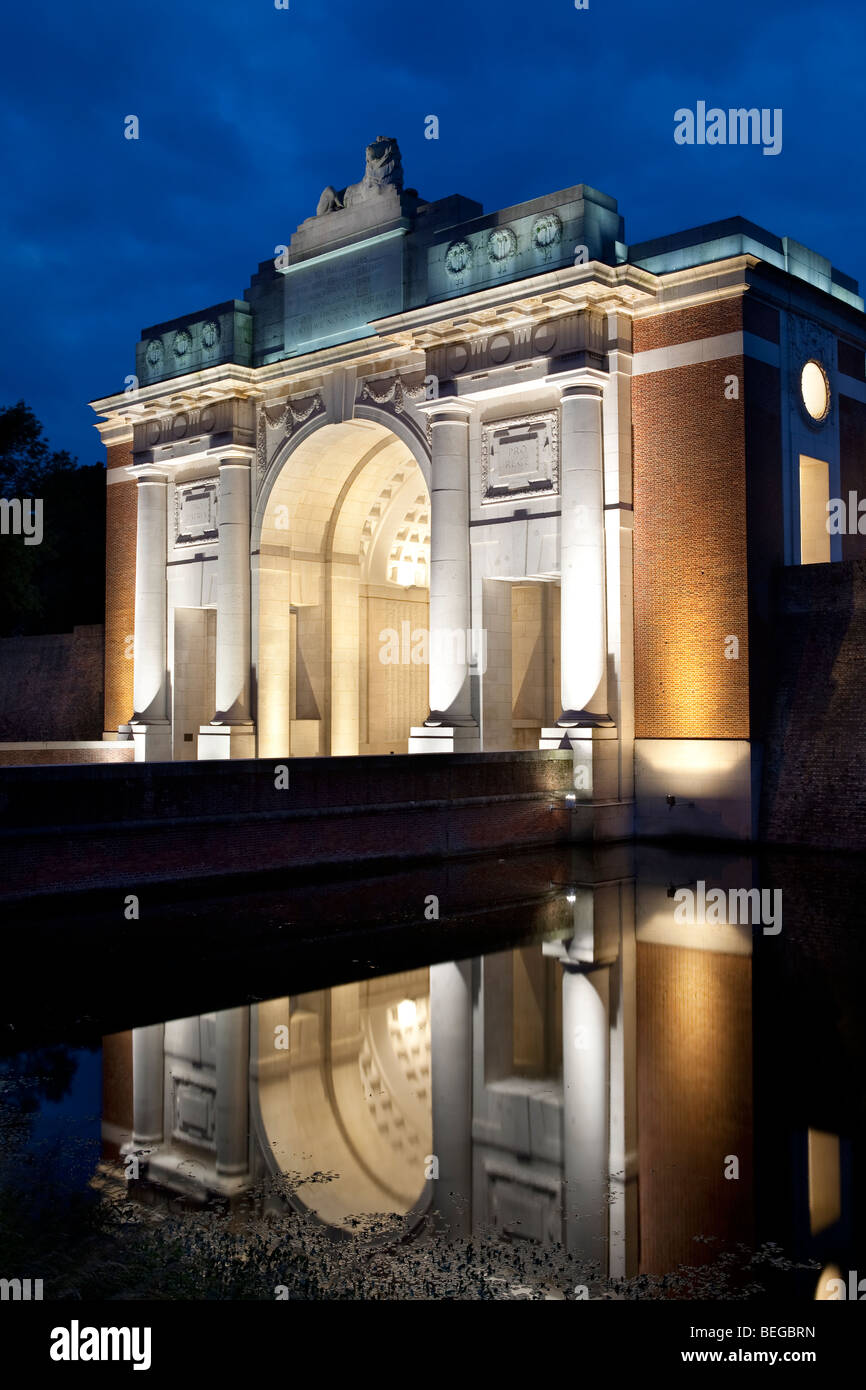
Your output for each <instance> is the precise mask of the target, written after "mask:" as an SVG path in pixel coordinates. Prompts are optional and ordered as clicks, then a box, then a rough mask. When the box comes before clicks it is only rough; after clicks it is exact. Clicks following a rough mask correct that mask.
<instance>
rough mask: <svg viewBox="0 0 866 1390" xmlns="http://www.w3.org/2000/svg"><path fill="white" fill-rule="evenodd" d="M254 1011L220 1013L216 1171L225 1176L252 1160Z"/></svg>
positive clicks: (235, 1174) (217, 1052)
mask: <svg viewBox="0 0 866 1390" xmlns="http://www.w3.org/2000/svg"><path fill="white" fill-rule="evenodd" d="M249 1075H250V1011H249V1008H248V1007H247V1006H246V1005H244V1006H243V1007H242V1008H239V1009H223V1010H222V1011H221V1012H220V1013H218V1014H217V1016H216V1170H217V1173H218V1174H220V1175H222V1176H223V1177H233V1176H237V1175H238V1174H241V1173H245V1172H246V1171H247V1167H248V1163H249V1157H248V1155H249Z"/></svg>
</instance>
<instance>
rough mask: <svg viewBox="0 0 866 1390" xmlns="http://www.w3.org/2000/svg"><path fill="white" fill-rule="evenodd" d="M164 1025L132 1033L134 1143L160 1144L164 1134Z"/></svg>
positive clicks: (156, 1025)
mask: <svg viewBox="0 0 866 1390" xmlns="http://www.w3.org/2000/svg"><path fill="white" fill-rule="evenodd" d="M164 1034H165V1025H164V1024H162V1023H151V1024H148V1025H147V1027H145V1028H133V1030H132V1142H133V1144H134V1145H140V1144H160V1143H162V1134H163V1128H162V1127H163V1100H162V1091H163V1076H164V1072H165V1051H164V1046H163V1039H164Z"/></svg>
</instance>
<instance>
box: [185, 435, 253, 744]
mask: <svg viewBox="0 0 866 1390" xmlns="http://www.w3.org/2000/svg"><path fill="white" fill-rule="evenodd" d="M217 563H218V565H219V571H218V575H217V641H216V713H215V715H214V717H213V719H212V720H211V722H210V724H205V725H202V727H201V728H200V729H199V740H198V756H199V758H254V757H255V755H256V748H255V742H256V740H255V726H254V725H253V721H252V719H251V718H250V459H249V457H247V456H246V455H245V454H232V455H229V456H227V457H226V458H223V459H220V470H219V559H218V562H217Z"/></svg>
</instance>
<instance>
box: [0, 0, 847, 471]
mask: <svg viewBox="0 0 866 1390" xmlns="http://www.w3.org/2000/svg"><path fill="white" fill-rule="evenodd" d="M4 31H5V33H4V38H5V44H4V48H5V53H4V59H3V68H4V72H3V81H2V84H0V109H2V120H3V127H4V140H3V161H4V170H3V172H4V178H3V192H4V196H3V200H2V204H3V206H2V211H0V238H2V251H3V255H2V264H3V281H2V302H3V310H4V319H5V323H4V331H3V333H2V334H0V403H6V402H11V401H14V400H16V399H18V398H19V397H21V396H23V397H24V398H25V399H26V400H27V401H28V402H29V403H30V404H31V405H32V406H33V408H34V409H35V410H36V412H37V414H38V415H39V416H40V418H41V419H42V420H43V421H44V423H45V425H46V428H47V430H48V432H49V435H50V438H51V442H52V444H53V446H54V447H56V448H68V449H70V450H71V451H72V452H73V453H77V454H78V455H79V457H80V460H81V462H82V463H90V462H93V461H94V460H95V459H97V458H100V457H101V456H102V453H101V447H100V444H99V439H98V436H97V434H96V432H95V431H94V430H93V428H92V420H93V418H94V417H93V414H92V412H91V411H90V409H89V407H88V405H87V402H88V400H90V399H92V398H94V397H96V396H101V395H108V394H110V393H112V392H114V391H118V390H122V389H123V379H124V376H125V375H126V374H127V373H128V372H130V371H132V370H133V365H134V348H135V342H136V340H137V338H138V336H139V333H140V330H141V329H142V328H143V327H144V326H146V325H149V324H152V323H157V322H159V321H161V320H163V319H168V318H173V317H175V316H177V315H180V314H183V313H185V312H188V311H192V310H194V309H198V308H203V307H206V306H207V305H210V304H214V303H217V302H219V301H221V300H224V299H229V298H232V297H237V298H241V297H242V295H243V291H244V289H245V288H246V287H247V285H248V283H249V278H250V276H251V274H252V273H253V272H254V270H255V269H256V267H257V264H258V262H259V261H260V260H264V259H265V258H266V257H268V256H271V255H273V248H274V247H275V246H276V245H277V244H278V243H282V242H288V240H289V237H290V236H291V234H292V232H293V231H294V229H295V227H296V226H297V224H298V223H299V222H300V221H302V220H303V219H304V218H305V217H307V216H310V215H311V214H312V213H313V212H315V208H316V202H317V200H318V197H319V194H320V192H321V190H322V188H323V187H324V185H325V184H327V183H333V184H334V185H335V186H336V187H342V186H343V185H345V184H346V183H348V182H352V181H354V180H356V179H358V178H360V177H361V174H362V172H363V158H364V155H363V151H364V146H365V145H366V144H367V142H368V141H370V140H372V139H373V138H374V137H375V136H376V135H379V134H384V135H395V136H396V137H397V139H398V140H399V142H400V146H401V149H402V152H403V167H404V171H405V178H406V184H407V186H414V187H417V188H418V190H419V192H420V193H421V194H422V195H423V196H424V197H426V198H430V199H432V198H439V197H444V196H446V195H447V194H449V193H454V192H459V193H464V194H466V195H468V196H470V197H473V198H476V199H478V200H479V201H481V202H482V203H483V204H484V207H485V210H493V209H495V208H497V207H504V206H508V205H509V204H511V203H516V202H520V201H521V200H523V199H527V198H531V197H535V196H538V195H540V194H542V193H547V192H552V191H554V190H556V189H559V188H564V187H568V186H569V185H571V184H575V183H580V182H585V183H589V184H592V185H594V186H595V187H597V188H600V189H602V190H603V191H604V192H606V193H610V194H612V195H613V196H614V197H616V198H618V200H619V206H620V211H621V212H622V213H623V215H624V216H625V220H626V238H627V240H628V241H631V242H636V241H641V240H644V239H646V238H648V237H652V236H660V235H663V234H665V233H667V232H671V231H676V230H679V229H682V228H685V227H689V226H694V225H697V224H699V223H701V222H705V221H710V220H713V219H715V218H719V217H726V216H730V215H733V214H735V213H740V214H742V215H743V216H746V217H749V218H751V219H752V220H753V221H755V222H757V223H759V224H760V225H762V226H765V227H767V228H769V229H770V230H771V231H773V232H775V233H777V234H778V235H788V236H792V237H795V238H796V239H797V240H799V241H802V242H804V243H805V244H806V245H808V246H811V247H812V248H813V249H815V250H817V251H819V252H821V253H822V254H823V255H826V256H828V257H829V258H830V259H831V260H832V261H833V263H834V265H837V266H838V267H839V268H840V269H841V270H844V271H846V272H848V273H849V274H851V275H854V276H855V277H856V278H857V279H859V280H860V282H861V289H862V286H863V283H864V281H866V249H864V248H866V237H864V233H866V205H864V193H863V188H864V154H863V150H864V143H866V135H864V128H863V122H862V100H863V85H864V84H863V64H864V57H866V43H864V37H866V9H864V6H863V0H832V2H831V3H828V4H823V5H820V4H815V3H814V0H787V3H784V4H783V3H781V0H752V3H743V0H728V2H727V3H724V4H721V3H720V4H715V5H712V6H707V7H703V6H701V5H700V4H699V3H695V0H667V3H665V0H661V2H660V3H656V4H652V3H643V4H639V3H637V2H636V0H590V8H589V10H586V11H577V10H575V8H574V4H573V0H534V3H525V2H524V3H517V0H461V3H460V4H442V5H437V4H435V3H432V0H415V3H413V4H406V5H400V4H399V3H394V0H388V3H386V0H367V3H363V4H360V3H350V0H290V8H289V10H276V9H275V8H274V5H273V0H150V3H148V4H147V5H124V4H121V3H117V0H112V3H108V0H83V3H75V0H72V3H61V0H46V3H43V4H41V5H34V4H29V5H19V6H15V7H13V8H7V11H6V15H5V20H4ZM698 100H705V101H706V102H707V104H708V106H710V105H717V106H720V107H723V108H725V109H727V108H728V107H729V106H757V107H769V108H775V107H781V108H782V110H783V112H784V117H783V148H782V152H781V154H779V155H778V156H776V157H771V156H765V155H763V154H762V152H761V150H760V148H759V147H736V146H735V147H716V148H710V147H703V148H700V147H692V148H684V147H681V146H678V145H676V144H675V143H674V139H673V130H674V120H673V115H674V111H675V110H676V109H677V108H678V107H684V106H688V107H691V108H692V109H694V107H695V105H696V103H697V101H698ZM129 114H135V115H137V116H138V117H139V120H140V128H141V138H140V139H139V140H138V141H137V142H134V141H128V140H125V139H124V137H123V122H124V117H125V116H127V115H129ZM430 114H435V115H437V116H438V117H439V121H440V138H439V140H438V141H432V140H430V141H428V140H425V139H424V117H425V116H427V115H430Z"/></svg>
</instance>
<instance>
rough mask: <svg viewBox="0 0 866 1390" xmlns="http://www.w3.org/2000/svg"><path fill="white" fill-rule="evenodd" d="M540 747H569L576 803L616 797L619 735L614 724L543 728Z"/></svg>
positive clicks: (617, 788)
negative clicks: (599, 726) (596, 726)
mask: <svg viewBox="0 0 866 1390" xmlns="http://www.w3.org/2000/svg"><path fill="white" fill-rule="evenodd" d="M538 746H539V748H541V749H550V748H564V749H570V750H571V753H572V755H573V758H574V772H573V776H572V785H573V787H574V797H575V802H593V801H616V800H617V798H618V797H619V735H618V732H617V730H616V728H615V727H612V726H609V727H607V728H595V729H561V728H559V727H558V726H557V725H554V726H553V727H552V728H549V729H542V731H541V738H540V739H539V741H538Z"/></svg>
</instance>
